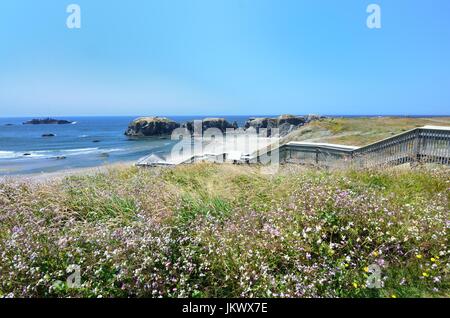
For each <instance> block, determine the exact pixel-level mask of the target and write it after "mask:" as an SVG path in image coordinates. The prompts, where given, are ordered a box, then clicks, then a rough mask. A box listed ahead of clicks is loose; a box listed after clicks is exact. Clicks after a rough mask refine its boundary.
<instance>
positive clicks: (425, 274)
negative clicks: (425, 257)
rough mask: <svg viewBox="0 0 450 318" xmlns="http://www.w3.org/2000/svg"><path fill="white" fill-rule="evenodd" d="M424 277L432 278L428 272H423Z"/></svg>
mask: <svg viewBox="0 0 450 318" xmlns="http://www.w3.org/2000/svg"><path fill="white" fill-rule="evenodd" d="M422 276H423V277H428V276H430V275H429V274H428V273H427V272H423V273H422Z"/></svg>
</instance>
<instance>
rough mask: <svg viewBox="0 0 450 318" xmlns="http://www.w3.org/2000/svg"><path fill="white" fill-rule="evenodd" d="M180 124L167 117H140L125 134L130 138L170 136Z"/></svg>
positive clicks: (130, 125)
mask: <svg viewBox="0 0 450 318" xmlns="http://www.w3.org/2000/svg"><path fill="white" fill-rule="evenodd" d="M178 127H180V124H178V123H176V122H174V121H173V120H171V119H169V118H165V117H140V118H137V119H135V120H133V121H132V122H131V123H130V124H129V125H128V129H127V130H126V132H125V135H126V136H130V137H149V136H163V135H170V134H171V133H172V131H173V130H174V129H176V128H178Z"/></svg>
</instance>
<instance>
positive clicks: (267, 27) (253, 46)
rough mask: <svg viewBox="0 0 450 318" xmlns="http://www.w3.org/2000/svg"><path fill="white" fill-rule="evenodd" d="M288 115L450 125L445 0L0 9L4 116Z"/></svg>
mask: <svg viewBox="0 0 450 318" xmlns="http://www.w3.org/2000/svg"><path fill="white" fill-rule="evenodd" d="M70 3H77V4H79V5H80V7H81V23H82V27H81V29H79V30H70V29H68V28H67V27H66V18H67V16H68V14H67V13H66V7H67V5H69V4H70ZM370 3H377V4H379V5H380V6H381V9H382V28H381V29H379V30H371V29H368V28H367V27H366V18H367V16H368V14H367V13H366V7H367V6H368V5H369V4H370ZM279 113H293V114H306V113H320V114H349V115H351V114H405V115H414V114H432V115H442V114H450V1H448V0H426V1H425V0H416V1H412V0H408V1H406V0H395V1H393V0H384V1H380V0H378V1H376V0H369V1H362V0H345V1H344V0H342V1H336V0H128V1H120V0H114V1H112V0H108V1H106V0H71V1H62V0H39V1H36V0H3V1H1V2H0V116H33V115H36V116H37V115H39V116H44V115H53V116H57V115H60V116H61V115H212V114H216V115H217V114H221V115H248V114H279Z"/></svg>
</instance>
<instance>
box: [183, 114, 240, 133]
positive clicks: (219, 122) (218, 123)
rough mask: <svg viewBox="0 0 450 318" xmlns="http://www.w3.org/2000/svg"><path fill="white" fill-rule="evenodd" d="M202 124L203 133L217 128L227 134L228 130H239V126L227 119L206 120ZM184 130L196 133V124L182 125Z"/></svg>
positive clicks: (191, 122) (189, 122) (190, 122)
mask: <svg viewBox="0 0 450 318" xmlns="http://www.w3.org/2000/svg"><path fill="white" fill-rule="evenodd" d="M201 122H202V132H205V131H206V130H207V129H209V128H217V129H219V130H220V131H221V132H222V133H225V132H226V130H227V129H228V128H234V129H237V128H238V125H237V123H236V122H234V123H232V124H231V123H230V122H228V121H227V120H226V119H225V118H205V119H203V120H201ZM182 127H183V128H186V129H187V130H188V131H189V132H190V133H194V122H193V121H188V122H187V123H184V124H183V125H182Z"/></svg>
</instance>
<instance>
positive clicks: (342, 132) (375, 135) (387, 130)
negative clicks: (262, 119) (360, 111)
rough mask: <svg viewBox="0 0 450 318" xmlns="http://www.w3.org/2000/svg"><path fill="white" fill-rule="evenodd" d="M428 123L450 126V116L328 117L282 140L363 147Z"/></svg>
mask: <svg viewBox="0 0 450 318" xmlns="http://www.w3.org/2000/svg"><path fill="white" fill-rule="evenodd" d="M425 125H435V126H450V117H435V118H407V117H370V118H369V117H367V118H327V119H322V120H320V121H315V122H312V123H311V124H309V125H307V126H305V127H302V128H300V129H298V130H297V131H294V132H293V133H291V134H289V135H288V136H286V138H285V139H284V140H283V142H288V141H312V142H327V143H334V144H344V145H353V146H364V145H367V144H370V143H372V142H376V141H378V140H381V139H384V138H388V137H391V136H393V135H396V134H399V133H402V132H404V131H407V130H410V129H414V128H417V127H422V126H425Z"/></svg>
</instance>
